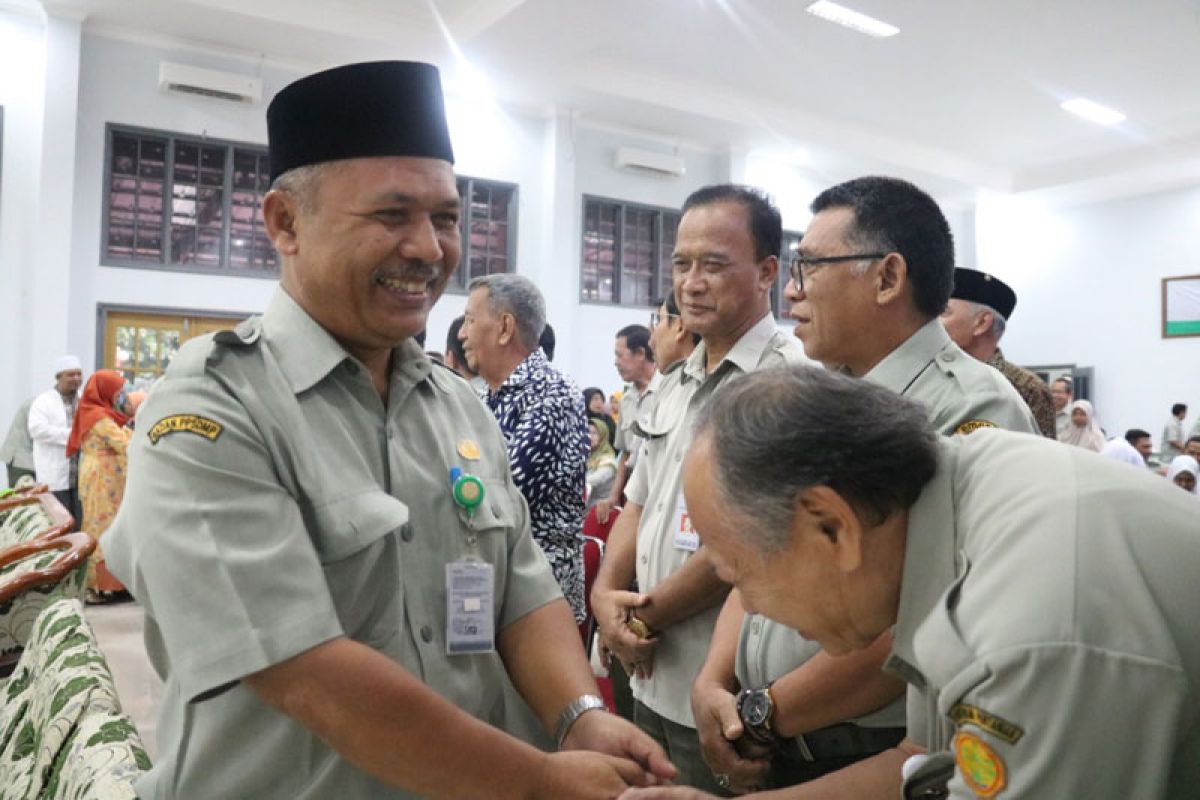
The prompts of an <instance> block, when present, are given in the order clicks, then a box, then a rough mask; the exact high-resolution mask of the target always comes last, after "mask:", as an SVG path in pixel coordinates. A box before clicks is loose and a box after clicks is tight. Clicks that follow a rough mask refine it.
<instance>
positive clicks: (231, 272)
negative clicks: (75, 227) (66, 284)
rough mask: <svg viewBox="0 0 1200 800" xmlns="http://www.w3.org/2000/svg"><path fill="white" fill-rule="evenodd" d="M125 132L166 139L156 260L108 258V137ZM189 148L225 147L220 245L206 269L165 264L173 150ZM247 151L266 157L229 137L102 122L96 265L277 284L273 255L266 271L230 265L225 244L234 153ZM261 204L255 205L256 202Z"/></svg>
mask: <svg viewBox="0 0 1200 800" xmlns="http://www.w3.org/2000/svg"><path fill="white" fill-rule="evenodd" d="M115 134H126V135H130V136H134V137H137V138H138V139H139V142H140V141H141V140H143V139H145V138H148V137H154V138H158V139H164V140H166V149H165V151H164V154H163V179H162V181H163V195H162V198H163V210H162V222H161V225H160V233H161V235H162V251H161V260H160V261H141V260H138V259H134V258H120V257H116V256H112V255H110V254H109V234H110V232H111V224H112V220H111V214H110V211H111V201H110V195H111V193H112V181H113V169H112V166H113V136H114V135H115ZM180 142H182V143H184V144H189V145H195V146H197V147H222V148H224V149H225V155H226V158H225V166H224V169H223V172H224V174H223V176H222V181H221V219H222V224H221V245H220V255H219V258H218V264H217V265H216V266H208V265H204V264H197V263H187V264H175V263H172V262H171V256H172V252H171V225H172V223H171V202H172V198H173V193H174V192H173V190H174V186H175V163H174V155H175V147H176V144H177V143H180ZM237 150H243V151H250V152H253V153H254V154H255V155H256V156H266V155H267V154H268V150H267V146H266V145H262V144H255V143H253V142H242V141H236V140H233V139H220V138H216V137H209V136H203V135H200V136H196V135H192V134H187V133H178V132H174V131H164V130H157V129H154V128H144V127H141V126H137V125H125V124H122V123H116V122H107V123H105V125H104V178H103V182H102V184H101V187H100V210H101V213H100V220H101V223H100V224H101V227H100V257H99V264H100V265H101V266H103V267H117V268H121V269H146V270H153V271H156V272H176V273H178V272H183V273H192V274H200V275H220V276H224V277H232V278H256V279H259V280H272V281H274V280H279V277H280V271H281V267H282V264H281V263H280V261H279V256H278V254H276V255H275V264H274V266H273V267H272V268H271V269H257V268H254V267H239V266H233V265H232V264H231V263H230V240H231V238H232V236H233V231H232V227H233V224H232V223H233V205H234V204H233V191H234V189H233V173H234V161H235V152H236V151H237ZM260 202H261V201H260Z"/></svg>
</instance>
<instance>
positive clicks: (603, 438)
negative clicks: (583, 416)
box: [587, 417, 617, 508]
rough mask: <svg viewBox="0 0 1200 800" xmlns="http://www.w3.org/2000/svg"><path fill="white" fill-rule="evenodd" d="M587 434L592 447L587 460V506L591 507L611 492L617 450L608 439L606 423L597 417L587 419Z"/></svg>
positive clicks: (615, 474)
mask: <svg viewBox="0 0 1200 800" xmlns="http://www.w3.org/2000/svg"><path fill="white" fill-rule="evenodd" d="M588 435H589V436H590V437H591V441H592V449H591V452H590V453H588V460H587V487H588V496H587V508H591V507H592V506H594V505H596V503H599V502H600V501H601V500H603V499H605V498H606V497H608V495H609V494H610V493H611V492H612V485H613V480H614V479H615V478H616V477H617V451H616V450H614V449H613V446H612V444H610V443H609V441H608V426H607V424H606V423H605V422H604V420H602V419H600V418H599V417H592V418H591V419H589V420H588Z"/></svg>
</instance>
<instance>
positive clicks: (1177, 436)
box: [1161, 403, 1187, 464]
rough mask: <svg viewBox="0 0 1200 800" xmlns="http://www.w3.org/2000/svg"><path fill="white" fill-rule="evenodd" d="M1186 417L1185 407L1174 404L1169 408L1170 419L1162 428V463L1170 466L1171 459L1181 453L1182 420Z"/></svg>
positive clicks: (1182, 439)
mask: <svg viewBox="0 0 1200 800" xmlns="http://www.w3.org/2000/svg"><path fill="white" fill-rule="evenodd" d="M1186 417H1187V406H1186V405H1184V404H1183V403H1176V404H1175V405H1173V406H1171V418H1170V419H1169V420H1167V424H1166V425H1165V426H1164V427H1163V435H1162V447H1161V450H1162V462H1163V463H1164V464H1170V463H1171V459H1173V458H1174V457H1175V456H1178V455H1182V453H1183V443H1184V438H1183V420H1184V419H1185V418H1186Z"/></svg>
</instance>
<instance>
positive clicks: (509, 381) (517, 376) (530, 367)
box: [496, 347, 550, 392]
mask: <svg viewBox="0 0 1200 800" xmlns="http://www.w3.org/2000/svg"><path fill="white" fill-rule="evenodd" d="M549 365H550V362H549V361H547V360H546V354H545V353H543V352H542V348H540V347H539V348H537V349H536V350H534V351H533V352H532V353H530V354H529V355H527V356H525V360H524V361H522V362H521V363H520V364H517V366H516V368H515V369H513V371H512V372H510V373H509V375H508V377H507V378H505V379H504V383H502V384H500V387H499V388H498V389H497V390H496V391H497V392H499V391H500V390H501V389H504V388H505V387H509V388H514V389H515V388H520V387H521V386H524V385H525V384H527V383H529V382H530V381H531V380H533V379H534V378H535V377H537V375H539V374H540V373H541V372H543V371H544V370H545V369H546V367H548V366H549Z"/></svg>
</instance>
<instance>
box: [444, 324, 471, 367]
mask: <svg viewBox="0 0 1200 800" xmlns="http://www.w3.org/2000/svg"><path fill="white" fill-rule="evenodd" d="M464 319H466V317H455V318H454V319H453V320H452V321H451V322H450V330H448V331H446V352H447V353H453V354H454V363H456V364H458V365H459V366H460V367H461V366H466V363H467V351H466V350H464V349H463V343H462V342H461V341H459V339H458V332H459V331H460V330H462V326H463V320H464Z"/></svg>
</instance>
